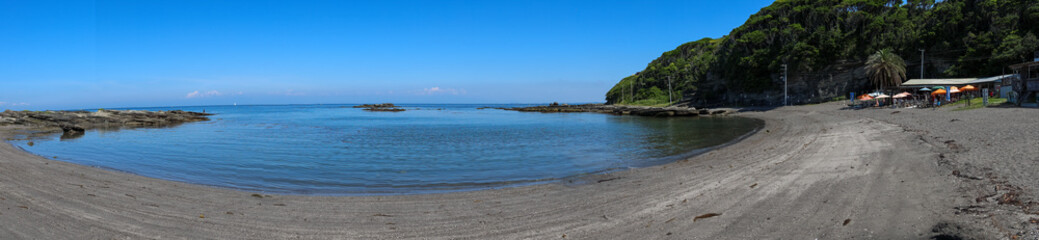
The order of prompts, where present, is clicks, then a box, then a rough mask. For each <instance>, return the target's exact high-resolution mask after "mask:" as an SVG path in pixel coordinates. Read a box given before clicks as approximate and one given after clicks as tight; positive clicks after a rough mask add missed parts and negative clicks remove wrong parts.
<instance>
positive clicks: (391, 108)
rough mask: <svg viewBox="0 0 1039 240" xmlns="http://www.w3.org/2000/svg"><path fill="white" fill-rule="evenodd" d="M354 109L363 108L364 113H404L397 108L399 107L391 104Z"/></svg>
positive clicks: (362, 106)
mask: <svg viewBox="0 0 1039 240" xmlns="http://www.w3.org/2000/svg"><path fill="white" fill-rule="evenodd" d="M354 108H364V110H365V111H372V112H403V111H404V109H403V108H399V107H397V105H393V104H392V103H383V104H363V105H357V106H354Z"/></svg>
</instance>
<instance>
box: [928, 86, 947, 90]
mask: <svg viewBox="0 0 1039 240" xmlns="http://www.w3.org/2000/svg"><path fill="white" fill-rule="evenodd" d="M931 89H934V90H938V89H945V87H942V86H937V87H934V88H931Z"/></svg>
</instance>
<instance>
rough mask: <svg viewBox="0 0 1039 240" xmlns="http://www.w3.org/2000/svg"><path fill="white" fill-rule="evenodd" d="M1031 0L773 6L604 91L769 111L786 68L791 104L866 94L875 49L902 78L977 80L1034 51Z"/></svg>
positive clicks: (1038, 28)
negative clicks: (895, 60) (891, 56)
mask: <svg viewBox="0 0 1039 240" xmlns="http://www.w3.org/2000/svg"><path fill="white" fill-rule="evenodd" d="M1037 32H1039V1H1030V0H975V1H969V0H947V1H940V2H937V3H936V2H935V1H933V0H910V1H898V0H895V1H878V0H843V1H841V0H789V1H787V0H779V1H776V2H775V3H773V4H772V5H770V6H768V7H765V8H762V9H761V10H760V11H759V12H758V13H756V14H754V15H751V16H750V18H749V19H747V21H746V22H745V23H744V24H743V25H742V26H740V27H738V28H736V29H733V30H732V32H730V33H729V35H726V36H723V37H721V38H718V39H710V38H705V39H701V40H698V41H693V42H689V43H686V44H682V45H681V46H678V47H677V48H676V49H674V50H672V51H668V52H665V53H663V54H662V55H661V56H660V57H659V58H657V59H655V60H653V61H651V62H650V63H649V65H648V66H647V67H646V68H645V69H644V70H643V71H641V72H639V73H636V74H634V75H631V76H628V77H626V78H624V79H622V80H621V81H620V82H618V83H617V84H616V85H615V86H614V87H613V88H612V89H610V91H609V92H607V93H606V101H607V104H635V105H655V104H662V103H663V104H666V103H667V102H668V84H669V83H668V80H669V79H670V85H671V89H672V95H673V98H674V99H675V102H676V103H681V104H683V105H691V106H696V107H712V106H723V105H738V106H775V105H781V104H782V102H783V79H782V76H783V67H782V66H783V64H784V63H785V64H787V65H788V71H789V73H788V76H789V82H788V84H789V94H790V102H791V104H803V103H816V102H823V101H828V100H832V99H835V98H840V97H846V96H847V94H848V92H866V91H871V90H873V89H875V88H876V87H875V86H872V85H871V83H870V82H869V81H868V80H867V78H866V74H865V70H863V65H864V63H865V60H866V58H867V57H868V56H869V55H870V54H872V53H874V52H876V51H877V50H880V49H891V50H893V52H895V53H896V54H898V55H899V56H901V57H902V58H904V59H905V60H906V64H907V65H906V72H907V75H908V76H909V77H910V78H918V77H920V68H921V64H920V60H921V52H920V50H921V49H922V50H924V52H925V54H926V55H925V57H924V60H925V64H923V68H924V71H925V75H924V77H925V78H940V77H985V76H995V75H1000V74H1003V73H1005V72H1006V71H1009V70H1006V69H1005V68H1006V66H1008V65H1010V64H1013V63H1019V62H1024V61H1029V60H1031V59H1032V57H1033V52H1034V51H1036V50H1039V39H1037V38H1036V33H1037Z"/></svg>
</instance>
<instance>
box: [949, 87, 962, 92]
mask: <svg viewBox="0 0 1039 240" xmlns="http://www.w3.org/2000/svg"><path fill="white" fill-rule="evenodd" d="M960 92H961V91H960V89H957V88H956V87H952V88H949V93H960Z"/></svg>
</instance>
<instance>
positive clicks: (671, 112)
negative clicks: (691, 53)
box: [504, 103, 710, 117]
mask: <svg viewBox="0 0 1039 240" xmlns="http://www.w3.org/2000/svg"><path fill="white" fill-rule="evenodd" d="M504 110H511V111H520V112H542V113H567V112H594V113H608V114H614V115H636V116H650V117H695V116H699V115H708V114H710V111H709V110H706V109H702V110H698V109H696V108H693V107H675V106H671V107H663V108H661V107H644V106H617V105H603V104H583V105H566V104H562V105H560V104H558V103H553V104H551V105H548V106H534V107H518V108H505V109H504Z"/></svg>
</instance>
